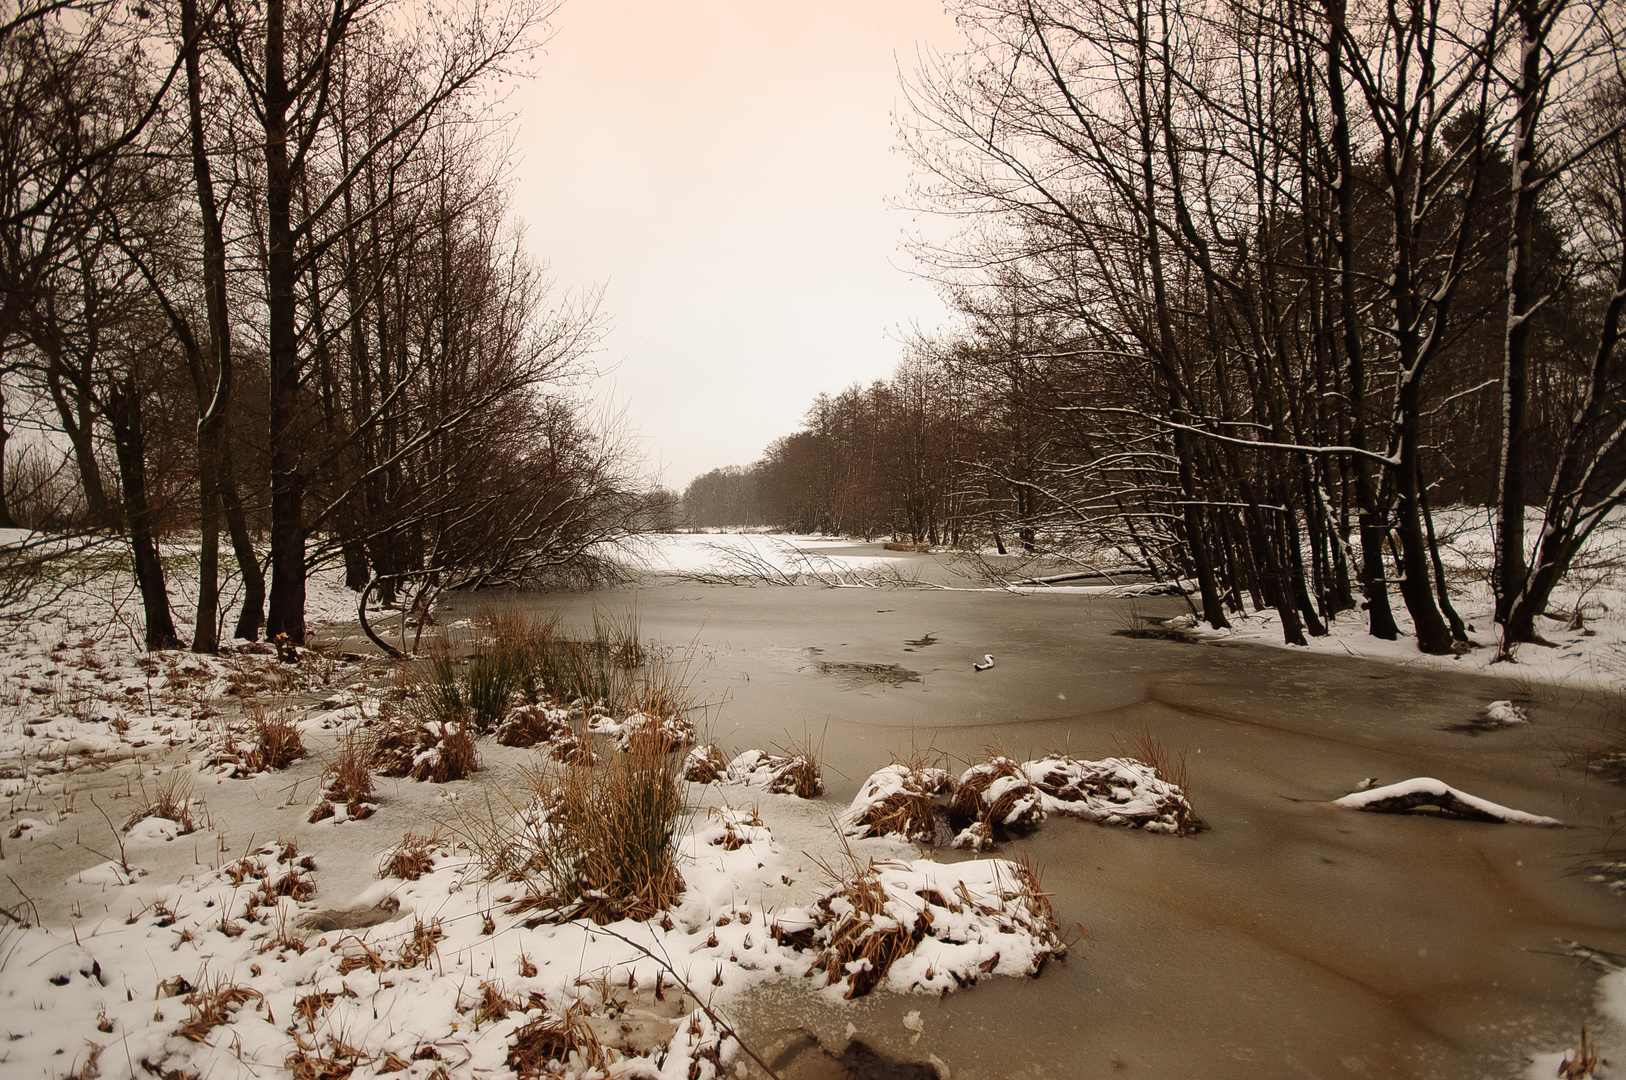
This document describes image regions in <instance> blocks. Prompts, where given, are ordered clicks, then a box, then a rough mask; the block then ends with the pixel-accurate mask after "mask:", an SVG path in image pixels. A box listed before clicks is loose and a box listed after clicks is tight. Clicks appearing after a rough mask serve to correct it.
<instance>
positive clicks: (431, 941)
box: [395, 919, 446, 968]
mask: <svg viewBox="0 0 1626 1080" xmlns="http://www.w3.org/2000/svg"><path fill="white" fill-rule="evenodd" d="M445 936H446V934H445V932H444V931H443V930H441V928H440V920H439V919H434V920H432V921H431V922H428V923H425V922H424V921H423V920H422V919H416V920H414V921H413V924H412V936H411V937H410V938H408V939H407V941H406V944H405V945H402V946H401V952H400V955H399V956H398V957H397V958H396V961H395V966H396V967H401V968H410V967H417V966H418V965H419V964H422V965H423V966H424V967H428V966H429V964H430V961H432V960H433V959H434V958H435V956H436V954H437V953H438V952H439V951H440V950H439V947H438V942H439V941H440V939H441V938H443V937H445Z"/></svg>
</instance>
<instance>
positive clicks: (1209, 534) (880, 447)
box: [684, 0, 1626, 653]
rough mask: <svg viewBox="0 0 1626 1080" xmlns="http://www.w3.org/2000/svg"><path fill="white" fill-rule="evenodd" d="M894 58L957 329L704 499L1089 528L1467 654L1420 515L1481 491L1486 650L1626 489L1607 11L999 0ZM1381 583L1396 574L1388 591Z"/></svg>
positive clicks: (1102, 545)
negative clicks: (953, 45)
mask: <svg viewBox="0 0 1626 1080" xmlns="http://www.w3.org/2000/svg"><path fill="white" fill-rule="evenodd" d="M955 12H956V14H957V17H958V19H959V22H960V25H961V26H962V27H963V28H964V29H965V31H966V33H967V35H968V40H969V42H970V44H969V47H968V48H967V49H966V51H964V52H962V53H958V54H955V55H931V56H928V57H927V58H926V59H925V60H924V61H923V62H922V63H921V65H920V66H919V67H918V69H917V70H916V71H915V72H914V73H913V75H912V77H910V78H908V79H906V88H907V90H908V94H909V104H910V108H909V110H908V111H907V112H906V114H905V117H904V119H903V120H902V121H901V122H900V123H901V128H902V134H903V139H904V143H905V147H906V149H907V151H908V152H909V154H910V155H911V158H912V160H913V162H914V165H915V167H916V175H917V177H918V182H917V184H916V187H915V190H914V191H913V192H912V196H911V198H912V204H913V205H915V206H918V207H920V208H923V209H927V210H932V211H936V212H938V213H941V214H945V215H948V216H949V217H950V218H951V219H952V220H953V221H954V222H955V223H956V224H957V226H958V231H957V233H956V237H955V239H953V240H952V241H950V242H947V243H941V242H939V243H930V242H926V241H921V242H919V243H917V244H916V250H915V255H916V256H917V258H918V259H919V260H920V265H921V266H922V267H923V268H924V272H926V273H927V274H929V275H930V276H931V277H932V278H933V279H934V280H936V281H938V282H940V283H941V285H942V287H943V288H944V289H945V290H946V291H947V293H948V295H949V296H950V297H951V298H952V300H953V303H954V307H955V309H956V310H957V311H958V313H959V315H960V319H959V322H958V323H957V324H956V325H954V326H951V327H948V328H942V329H937V330H928V331H921V332H917V333H916V334H915V335H914V336H913V339H912V340H910V341H909V342H908V343H907V349H906V356H905V359H904V360H903V362H902V363H901V364H900V365H899V367H898V369H897V371H896V373H895V374H894V375H893V377H892V378H891V379H890V380H882V381H877V382H875V383H873V384H872V385H870V386H862V385H854V386H852V387H850V388H848V389H847V390H844V391H842V392H840V393H839V394H836V395H835V396H833V397H832V396H828V395H825V396H821V397H819V399H818V400H817V401H816V402H814V403H813V405H812V407H811V408H810V409H809V411H808V413H807V415H806V420H805V422H804V425H803V427H802V428H801V430H798V431H795V432H793V433H791V434H788V435H786V436H784V437H782V438H780V439H778V440H777V441H775V442H774V443H773V444H772V445H770V446H769V447H768V449H767V452H766V454H765V455H764V457H763V458H762V459H761V460H760V461H759V462H757V463H755V464H753V465H751V466H749V467H732V468H728V469H718V470H714V471H713V472H711V473H708V474H706V475H704V476H702V477H699V478H697V479H696V480H695V481H694V482H693V483H692V484H691V485H690V486H689V488H688V490H687V491H686V492H685V495H684V506H685V510H686V512H687V513H688V515H689V516H690V518H691V519H692V520H693V521H694V522H695V523H696V524H700V525H710V524H718V525H722V524H730V525H745V524H753V525H771V526H777V527H784V528H794V529H803V530H822V531H827V532H837V533H849V534H854V535H861V536H868V537H875V536H883V535H885V536H893V537H898V538H903V539H908V540H911V541H915V542H921V543H931V544H983V543H991V544H993V545H995V546H997V548H998V549H999V550H1000V551H1002V552H1003V551H1005V550H1007V549H1015V550H1022V551H1029V552H1031V551H1035V550H1039V549H1044V550H1067V549H1073V550H1097V551H1100V550H1108V551H1115V552H1118V553H1121V554H1122V555H1123V556H1125V557H1127V559H1129V560H1130V561H1131V562H1132V563H1133V564H1135V565H1138V566H1141V567H1143V568H1144V569H1145V570H1146V571H1148V572H1149V573H1152V574H1154V575H1158V576H1160V577H1182V578H1187V579H1190V580H1192V581H1193V582H1194V583H1195V594H1196V596H1197V597H1198V602H1199V604H1200V611H1201V615H1202V618H1203V619H1204V620H1206V621H1207V622H1208V623H1209V624H1210V625H1212V626H1213V627H1215V628H1216V629H1218V628H1222V627H1225V626H1227V625H1228V624H1229V619H1228V613H1231V614H1235V613H1236V612H1238V611H1240V610H1242V609H1243V606H1244V604H1251V605H1252V606H1253V607H1254V608H1256V609H1274V610H1275V611H1276V612H1278V613H1279V615H1280V619H1281V624H1282V627H1283V632H1284V636H1285V637H1286V639H1287V640H1288V641H1289V642H1294V643H1303V641H1304V640H1305V636H1306V635H1307V634H1309V635H1319V634H1322V633H1324V632H1325V627H1326V625H1327V622H1328V620H1329V619H1331V618H1332V617H1334V616H1335V615H1337V614H1339V613H1340V612H1344V611H1351V610H1354V609H1356V608H1357V607H1359V608H1360V609H1361V610H1363V612H1364V617H1365V619H1366V620H1367V625H1368V627H1369V629H1370V632H1371V633H1372V634H1373V635H1375V636H1377V637H1380V638H1389V639H1393V638H1395V637H1396V636H1397V634H1398V633H1399V629H1398V627H1397V622H1396V614H1395V610H1394V606H1393V604H1394V599H1393V597H1394V593H1397V594H1398V601H1399V603H1400V604H1403V605H1404V609H1405V613H1406V615H1407V616H1409V620H1410V623H1411V626H1412V628H1414V630H1415V634H1416V638H1417V644H1418V647H1419V648H1420V649H1421V650H1423V651H1425V652H1429V653H1450V652H1452V651H1453V650H1460V649H1462V648H1464V647H1467V645H1468V642H1469V640H1470V637H1469V634H1470V631H1469V629H1468V628H1467V627H1466V626H1465V625H1464V621H1463V619H1462V618H1461V617H1460V616H1459V615H1458V614H1457V612H1456V611H1455V609H1454V607H1453V605H1452V602H1451V597H1450V592H1449V589H1448V588H1447V585H1448V582H1447V580H1446V572H1445V568H1444V567H1443V566H1442V564H1441V559H1440V553H1439V538H1438V536H1437V535H1436V530H1435V519H1434V513H1435V511H1436V510H1437V509H1439V508H1442V507H1446V506H1477V507H1485V508H1489V509H1490V511H1491V513H1492V515H1493V519H1494V523H1495V527H1496V535H1497V542H1496V557H1495V565H1494V567H1492V568H1490V569H1489V573H1490V575H1491V579H1492V585H1493V587H1494V591H1495V596H1496V621H1497V624H1498V627H1497V631H1498V636H1499V638H1500V644H1501V647H1502V649H1503V650H1504V652H1505V651H1506V650H1508V649H1510V648H1511V647H1512V646H1514V645H1517V644H1520V643H1531V642H1536V641H1539V640H1540V632H1539V626H1538V623H1537V617H1538V616H1539V615H1541V614H1542V613H1543V612H1544V611H1545V610H1546V608H1547V605H1548V600H1549V597H1550V595H1551V592H1552V589H1553V586H1554V584H1555V583H1556V582H1557V581H1558V580H1559V579H1560V578H1561V577H1562V576H1563V575H1564V574H1565V572H1566V571H1567V570H1569V569H1570V567H1571V565H1572V563H1573V561H1574V559H1575V556H1576V553H1577V551H1578V550H1579V549H1580V548H1581V546H1582V545H1583V544H1584V543H1585V542H1586V540H1587V539H1588V538H1589V537H1590V536H1591V535H1592V534H1593V533H1594V531H1595V530H1596V529H1597V528H1598V526H1599V525H1600V524H1601V523H1603V522H1604V521H1605V520H1607V519H1608V518H1609V516H1610V515H1611V514H1613V513H1615V512H1616V511H1617V510H1618V508H1619V507H1620V504H1621V502H1622V500H1623V499H1626V448H1623V446H1622V436H1623V434H1626V410H1623V408H1622V406H1623V371H1622V365H1621V361H1620V358H1619V356H1618V355H1617V354H1618V349H1617V344H1618V341H1619V337H1620V332H1621V315H1622V307H1623V305H1626V219H1623V211H1626V140H1623V137H1622V128H1623V125H1626V77H1623V68H1622V62H1623V59H1626V53H1623V52H1622V44H1623V43H1622V41H1621V39H1620V37H1619V34H1620V31H1621V29H1622V27H1623V24H1626V20H1623V18H1622V16H1623V14H1626V9H1623V8H1622V6H1621V5H1620V4H1619V3H1616V2H1608V0H1601V2H1592V0H1582V2H1577V0H1511V2H1507V0H1465V2H1460V3H1443V2H1438V0H1374V2H1369V3H1357V4H1350V3H1348V2H1346V0H1231V2H1224V3H1219V2H1214V3H1207V2H1203V0H1161V2H1160V0H1056V2H1045V0H992V2H987V3H979V2H967V3H960V4H958V5H956V6H955ZM1391 587H1392V588H1393V590H1394V593H1392V592H1391Z"/></svg>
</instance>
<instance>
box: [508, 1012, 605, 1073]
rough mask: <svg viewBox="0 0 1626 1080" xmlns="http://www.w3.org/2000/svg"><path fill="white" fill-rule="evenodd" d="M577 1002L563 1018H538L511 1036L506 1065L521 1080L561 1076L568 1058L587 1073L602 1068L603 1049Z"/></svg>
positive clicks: (567, 1065)
mask: <svg viewBox="0 0 1626 1080" xmlns="http://www.w3.org/2000/svg"><path fill="white" fill-rule="evenodd" d="M584 1010H585V1006H584V1005H583V1004H582V1003H581V1002H580V1001H577V1002H575V1003H574V1004H572V1005H571V1006H570V1008H568V1009H566V1010H565V1012H564V1014H563V1015H562V1016H546V1015H544V1016H540V1017H538V1018H537V1019H535V1020H532V1021H531V1022H530V1023H528V1024H526V1025H525V1026H523V1027H521V1028H520V1029H518V1030H517V1031H515V1032H514V1041H513V1042H512V1043H510V1044H509V1048H508V1057H507V1058H506V1064H507V1065H508V1067H509V1068H510V1069H512V1070H513V1071H514V1075H515V1076H518V1077H520V1078H521V1080H536V1078H541V1077H553V1076H559V1075H563V1074H564V1072H565V1071H566V1070H567V1068H568V1067H569V1066H570V1061H571V1056H572V1055H578V1056H579V1058H580V1061H581V1062H582V1064H584V1065H586V1066H587V1068H588V1069H589V1070H594V1071H597V1070H602V1069H604V1068H605V1056H604V1046H603V1044H601V1043H600V1042H599V1040H598V1036H597V1035H595V1034H593V1029H592V1027H591V1026H589V1025H588V1023H587V1021H586V1018H585V1017H584V1016H583V1015H582V1013H583V1011H584Z"/></svg>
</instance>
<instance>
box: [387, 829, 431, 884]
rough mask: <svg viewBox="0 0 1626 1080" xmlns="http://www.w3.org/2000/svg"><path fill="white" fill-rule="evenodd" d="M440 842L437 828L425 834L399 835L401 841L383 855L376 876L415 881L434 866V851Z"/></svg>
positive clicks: (410, 833)
mask: <svg viewBox="0 0 1626 1080" xmlns="http://www.w3.org/2000/svg"><path fill="white" fill-rule="evenodd" d="M442 843H443V840H442V837H441V835H440V830H439V829H436V830H435V831H434V832H432V833H430V834H428V835H427V836H420V835H418V834H417V833H412V832H409V833H407V834H406V835H405V836H403V837H401V842H400V843H399V844H396V845H395V847H394V848H393V849H392V850H391V851H390V853H389V854H388V855H386V856H384V864H383V865H382V866H380V867H379V869H378V876H379V877H381V878H384V877H393V878H400V879H401V880H402V881H417V880H418V879H419V878H421V877H423V876H424V875H425V874H427V873H429V871H431V870H433V869H434V868H435V851H436V849H438V848H439V847H440V846H441V844H442Z"/></svg>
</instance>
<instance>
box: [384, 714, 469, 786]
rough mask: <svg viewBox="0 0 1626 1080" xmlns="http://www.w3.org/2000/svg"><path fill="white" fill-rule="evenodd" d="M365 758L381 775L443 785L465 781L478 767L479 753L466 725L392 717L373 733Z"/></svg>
mask: <svg viewBox="0 0 1626 1080" xmlns="http://www.w3.org/2000/svg"><path fill="white" fill-rule="evenodd" d="M369 758H370V761H371V764H372V767H373V768H374V769H377V770H378V771H379V772H380V773H382V774H383V775H385V776H410V777H412V778H413V779H414V780H425V781H428V782H430V783H435V784H445V783H449V782H451V781H453V780H466V779H468V778H469V777H470V776H472V775H473V774H474V773H475V771H476V770H478V769H479V768H480V754H479V750H478V749H477V748H476V747H475V744H474V738H473V736H471V735H470V734H469V730H468V728H467V726H466V725H464V724H461V723H445V722H443V721H439V720H426V721H416V720H412V719H410V718H407V717H400V716H397V717H394V718H392V719H390V720H388V721H386V722H385V723H384V724H383V725H382V726H380V728H379V729H378V731H377V732H376V734H375V735H374V736H373V739H372V743H371V745H370V747H369Z"/></svg>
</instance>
